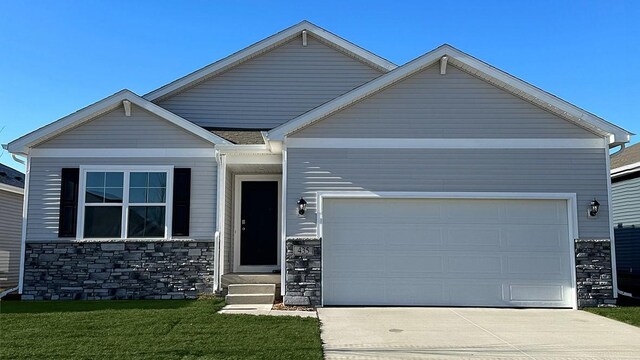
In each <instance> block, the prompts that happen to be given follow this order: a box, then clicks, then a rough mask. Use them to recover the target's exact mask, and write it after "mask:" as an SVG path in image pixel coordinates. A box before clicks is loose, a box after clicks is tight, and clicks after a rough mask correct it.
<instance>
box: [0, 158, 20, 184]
mask: <svg viewBox="0 0 640 360" xmlns="http://www.w3.org/2000/svg"><path fill="white" fill-rule="evenodd" d="M0 183H1V184H6V185H11V186H15V187H19V188H22V189H24V174H23V173H21V172H20V171H18V170H14V169H12V168H10V167H8V166H6V165H3V164H0Z"/></svg>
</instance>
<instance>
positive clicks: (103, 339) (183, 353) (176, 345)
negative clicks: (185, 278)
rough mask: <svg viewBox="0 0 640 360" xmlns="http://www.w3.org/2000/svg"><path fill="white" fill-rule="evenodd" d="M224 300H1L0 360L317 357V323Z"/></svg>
mask: <svg viewBox="0 0 640 360" xmlns="http://www.w3.org/2000/svg"><path fill="white" fill-rule="evenodd" d="M223 306H224V303H223V300H222V299H207V300H197V301H186V300H174V301H171V300H162V301H155V300H140V301H122V300H120V301H55V302H19V301H2V302H0V359H43V358H46V359H50V358H63V359H322V347H321V342H320V330H319V324H318V320H317V319H312V318H306V319H303V318H298V317H290V316H278V317H276V316H252V315H224V314H217V313H216V312H217V311H218V310H220V309H221V308H222V307H223Z"/></svg>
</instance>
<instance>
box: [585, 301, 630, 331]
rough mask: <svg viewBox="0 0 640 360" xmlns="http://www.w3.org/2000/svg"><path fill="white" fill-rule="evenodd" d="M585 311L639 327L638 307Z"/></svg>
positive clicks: (588, 309)
mask: <svg viewBox="0 0 640 360" xmlns="http://www.w3.org/2000/svg"><path fill="white" fill-rule="evenodd" d="M585 310H586V311H588V312H590V313H594V314H598V315H601V316H606V317H608V318H610V319H614V320H618V321H622V322H625V323H627V324H631V325H634V326H638V327H640V306H629V307H616V308H587V309H585Z"/></svg>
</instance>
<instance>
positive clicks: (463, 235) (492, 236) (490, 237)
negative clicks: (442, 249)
mask: <svg viewBox="0 0 640 360" xmlns="http://www.w3.org/2000/svg"><path fill="white" fill-rule="evenodd" d="M446 234H447V237H446V246H447V247H452V248H453V247H455V246H474V247H475V246H485V247H494V248H496V249H497V248H499V247H500V229H497V228H495V227H493V228H486V226H485V228H479V227H475V226H468V225H461V226H460V227H459V228H456V229H448V230H446Z"/></svg>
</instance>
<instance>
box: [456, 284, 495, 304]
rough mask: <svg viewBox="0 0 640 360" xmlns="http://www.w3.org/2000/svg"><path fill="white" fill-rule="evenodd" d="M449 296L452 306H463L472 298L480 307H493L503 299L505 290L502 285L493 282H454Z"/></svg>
mask: <svg viewBox="0 0 640 360" xmlns="http://www.w3.org/2000/svg"><path fill="white" fill-rule="evenodd" d="M448 295H449V299H450V303H451V305H463V304H464V302H465V301H468V300H467V299H470V298H473V299H475V301H476V302H477V304H479V305H480V304H482V305H492V304H494V303H495V302H496V301H501V300H502V299H503V289H502V285H501V284H496V283H493V282H484V283H482V282H477V281H476V282H452V283H450V284H449V286H448Z"/></svg>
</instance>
